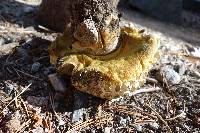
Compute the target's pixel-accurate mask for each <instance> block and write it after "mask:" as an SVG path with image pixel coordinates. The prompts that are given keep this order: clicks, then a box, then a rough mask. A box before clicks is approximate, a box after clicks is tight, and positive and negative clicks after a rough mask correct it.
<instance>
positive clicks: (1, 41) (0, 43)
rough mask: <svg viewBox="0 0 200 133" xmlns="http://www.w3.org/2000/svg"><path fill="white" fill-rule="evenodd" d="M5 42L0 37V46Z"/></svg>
mask: <svg viewBox="0 0 200 133" xmlns="http://www.w3.org/2000/svg"><path fill="white" fill-rule="evenodd" d="M4 44H5V40H4V39H3V38H0V46H1V45H4Z"/></svg>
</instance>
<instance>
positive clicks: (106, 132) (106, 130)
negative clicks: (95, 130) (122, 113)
mask: <svg viewBox="0 0 200 133" xmlns="http://www.w3.org/2000/svg"><path fill="white" fill-rule="evenodd" d="M111 128H112V127H105V128H104V133H110V131H111Z"/></svg>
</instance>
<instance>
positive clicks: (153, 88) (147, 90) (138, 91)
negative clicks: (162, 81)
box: [131, 87, 161, 96]
mask: <svg viewBox="0 0 200 133" xmlns="http://www.w3.org/2000/svg"><path fill="white" fill-rule="evenodd" d="M159 90H161V88H160V87H151V88H148V89H144V88H143V89H139V90H136V91H135V92H133V93H132V94H131V95H132V96H133V95H137V94H140V93H147V92H153V91H159Z"/></svg>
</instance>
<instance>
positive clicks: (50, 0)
mask: <svg viewBox="0 0 200 133" xmlns="http://www.w3.org/2000/svg"><path fill="white" fill-rule="evenodd" d="M117 4H118V0H43V2H42V4H41V7H40V10H39V12H38V15H37V19H38V21H39V22H40V23H41V24H43V25H44V26H46V27H48V28H51V29H54V30H57V31H66V28H69V29H70V30H67V31H71V32H72V34H73V35H74V38H75V40H77V41H78V42H77V43H75V45H74V47H75V48H77V49H79V50H80V51H81V50H83V51H84V50H85V51H87V52H88V51H90V52H88V53H90V54H95V55H101V54H107V53H109V52H112V51H113V50H114V49H116V48H117V45H118V38H119V35H120V28H119V16H120V15H119V14H118V12H117V10H116V8H117Z"/></svg>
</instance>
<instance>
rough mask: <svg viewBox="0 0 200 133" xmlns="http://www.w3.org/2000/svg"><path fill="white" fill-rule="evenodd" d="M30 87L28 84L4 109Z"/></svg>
mask: <svg viewBox="0 0 200 133" xmlns="http://www.w3.org/2000/svg"><path fill="white" fill-rule="evenodd" d="M30 86H31V84H29V85H28V86H27V87H25V88H24V89H23V90H22V91H21V92H20V93H19V94H18V95H17V96H16V97H15V98H13V99H12V100H11V101H10V102H9V103H8V104H7V105H6V106H5V107H4V108H3V110H4V109H5V108H7V107H8V106H9V105H10V104H11V103H12V102H13V101H15V100H16V99H17V98H18V97H19V96H20V95H21V94H22V93H24V92H25V91H26V90H27V89H28V88H29V87H30Z"/></svg>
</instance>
